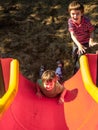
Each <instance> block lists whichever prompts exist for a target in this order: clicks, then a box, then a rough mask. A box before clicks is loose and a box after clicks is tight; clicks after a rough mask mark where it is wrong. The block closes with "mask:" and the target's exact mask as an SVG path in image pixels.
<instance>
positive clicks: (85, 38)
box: [68, 1, 98, 63]
mask: <svg viewBox="0 0 98 130" xmlns="http://www.w3.org/2000/svg"><path fill="white" fill-rule="evenodd" d="M68 11H69V14H70V18H69V20H68V28H69V32H70V34H71V38H72V40H73V42H74V45H73V56H74V58H75V59H74V60H75V63H76V62H77V60H78V55H81V54H83V53H86V49H87V48H88V47H91V46H94V45H96V44H98V43H96V42H94V40H93V38H94V29H95V28H94V26H93V25H92V24H91V22H90V20H89V19H88V18H87V17H85V16H84V6H83V5H82V4H81V3H80V2H79V1H72V2H71V3H70V4H69V6H68Z"/></svg>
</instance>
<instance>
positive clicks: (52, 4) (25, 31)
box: [0, 0, 98, 82]
mask: <svg viewBox="0 0 98 130" xmlns="http://www.w3.org/2000/svg"><path fill="white" fill-rule="evenodd" d="M80 1H81V2H82V3H83V4H84V6H85V15H87V16H89V17H90V18H91V22H92V24H94V25H95V27H96V30H95V41H98V1H97V0H93V1H92V0H80ZM69 2H70V0H28V1H26V0H18V1H17V0H12V1H10V0H4V1H1V0H0V55H1V57H2V58H6V57H12V58H16V59H18V60H19V63H20V71H21V73H22V74H23V75H24V76H25V77H27V78H28V79H29V80H31V81H34V82H35V81H36V80H37V78H38V75H39V68H40V66H41V65H44V66H45V68H46V69H54V70H55V69H56V66H57V65H56V61H57V60H59V59H60V60H62V61H63V62H64V80H67V79H69V78H70V77H71V76H72V74H73V60H72V57H71V50H72V40H71V38H70V35H69V32H68V25H67V20H68V18H69V14H68V12H67V6H68V4H69ZM94 49H98V46H96V47H95V48H94Z"/></svg>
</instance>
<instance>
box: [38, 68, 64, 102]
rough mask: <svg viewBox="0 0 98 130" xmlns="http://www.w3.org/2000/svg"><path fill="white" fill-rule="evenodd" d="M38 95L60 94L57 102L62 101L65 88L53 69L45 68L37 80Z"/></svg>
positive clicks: (51, 95)
mask: <svg viewBox="0 0 98 130" xmlns="http://www.w3.org/2000/svg"><path fill="white" fill-rule="evenodd" d="M36 94H37V95H38V96H41V95H42V94H44V95H45V96H47V97H50V98H52V97H56V96H57V95H59V94H60V98H59V103H64V96H65V94H66V89H65V88H64V86H63V85H61V84H60V83H59V82H58V77H57V75H56V73H55V71H53V70H46V71H45V72H44V73H43V74H42V77H41V79H39V80H38V82H37V93H36Z"/></svg>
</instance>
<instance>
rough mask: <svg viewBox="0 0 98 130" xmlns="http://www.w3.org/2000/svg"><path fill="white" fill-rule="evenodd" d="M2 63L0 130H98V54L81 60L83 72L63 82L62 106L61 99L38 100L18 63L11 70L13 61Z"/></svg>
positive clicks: (33, 87)
mask: <svg viewBox="0 0 98 130" xmlns="http://www.w3.org/2000/svg"><path fill="white" fill-rule="evenodd" d="M1 61H2V71H3V77H4V83H5V88H6V93H5V94H4V95H3V96H2V97H1V99H4V100H3V101H2V102H4V103H3V105H1V104H2V102H1V99H0V105H1V108H2V109H1V108H0V113H2V112H3V115H2V117H1V120H0V130H8V129H9V130H13V129H14V130H98V120H97V118H96V117H97V116H98V88H97V86H98V84H97V83H98V81H97V80H98V55H97V54H87V55H83V56H81V57H80V69H79V70H78V72H77V73H76V74H75V75H74V76H73V77H71V78H70V79H69V80H67V81H65V82H64V86H65V87H66V88H67V94H66V96H65V102H64V104H63V105H58V104H57V100H58V97H57V98H52V99H51V98H47V97H42V98H41V99H39V98H38V97H37V96H36V94H35V91H36V88H35V83H32V82H31V81H29V80H28V79H26V78H25V77H24V76H23V75H22V74H21V73H19V68H18V62H17V61H16V60H15V63H14V65H12V66H13V67H9V66H10V61H11V59H4V60H1ZM16 62H17V63H16ZM9 68H12V69H11V70H12V71H11V72H13V73H10V71H9V70H10V69H9ZM14 71H15V72H14ZM18 74H19V76H18ZM9 77H11V78H9ZM13 77H14V78H13ZM9 79H10V83H9ZM18 81H19V82H18ZM9 84H11V85H9ZM8 86H9V87H8ZM10 86H11V87H10ZM7 88H8V89H7ZM17 88H18V91H17ZM12 89H13V91H12ZM11 93H12V94H11ZM5 95H7V96H5ZM12 95H13V96H12ZM9 101H10V103H8V104H7V102H9ZM2 106H3V107H2ZM6 106H7V107H6ZM3 108H4V111H3ZM5 108H6V110H5Z"/></svg>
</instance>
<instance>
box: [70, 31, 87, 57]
mask: <svg viewBox="0 0 98 130" xmlns="http://www.w3.org/2000/svg"><path fill="white" fill-rule="evenodd" d="M70 35H71V38H72V40H73V42H74V43H75V44H76V45H77V47H78V53H79V54H83V53H85V52H86V51H85V49H86V47H84V46H83V45H81V43H80V42H79V41H78V40H77V38H76V35H75V34H74V32H72V31H71V32H70Z"/></svg>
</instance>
